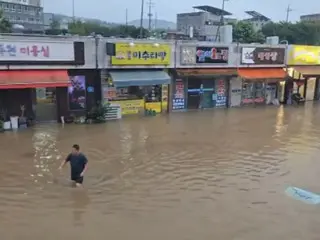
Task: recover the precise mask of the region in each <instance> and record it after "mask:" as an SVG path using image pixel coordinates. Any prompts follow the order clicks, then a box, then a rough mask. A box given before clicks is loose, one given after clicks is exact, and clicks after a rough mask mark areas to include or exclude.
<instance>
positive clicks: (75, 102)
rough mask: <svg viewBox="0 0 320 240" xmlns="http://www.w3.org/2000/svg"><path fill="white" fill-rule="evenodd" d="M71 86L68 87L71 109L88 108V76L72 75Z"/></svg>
mask: <svg viewBox="0 0 320 240" xmlns="http://www.w3.org/2000/svg"><path fill="white" fill-rule="evenodd" d="M70 80H71V86H69V87H68V100H69V109H70V110H71V111H80V110H85V109H86V78H85V76H71V77H70Z"/></svg>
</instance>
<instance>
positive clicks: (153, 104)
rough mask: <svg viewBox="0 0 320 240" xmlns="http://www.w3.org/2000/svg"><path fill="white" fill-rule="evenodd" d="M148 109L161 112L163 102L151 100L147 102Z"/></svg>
mask: <svg viewBox="0 0 320 240" xmlns="http://www.w3.org/2000/svg"><path fill="white" fill-rule="evenodd" d="M146 109H147V110H149V109H151V110H153V111H156V113H161V102H149V103H146Z"/></svg>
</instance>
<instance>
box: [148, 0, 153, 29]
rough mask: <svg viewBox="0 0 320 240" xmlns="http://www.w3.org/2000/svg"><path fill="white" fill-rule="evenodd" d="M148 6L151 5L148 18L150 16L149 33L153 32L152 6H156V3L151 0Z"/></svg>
mask: <svg viewBox="0 0 320 240" xmlns="http://www.w3.org/2000/svg"><path fill="white" fill-rule="evenodd" d="M147 4H148V7H149V12H148V18H149V25H148V30H149V33H150V32H151V29H152V26H151V24H152V7H153V6H154V3H153V2H152V0H149V1H148V3H147Z"/></svg>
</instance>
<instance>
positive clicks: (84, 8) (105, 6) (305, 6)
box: [43, 0, 320, 22]
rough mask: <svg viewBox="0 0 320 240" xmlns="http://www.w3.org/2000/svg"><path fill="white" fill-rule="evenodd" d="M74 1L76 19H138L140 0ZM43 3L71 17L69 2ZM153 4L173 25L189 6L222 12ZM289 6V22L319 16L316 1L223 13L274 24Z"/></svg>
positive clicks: (162, 1) (246, 0)
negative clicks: (249, 13) (257, 15)
mask: <svg viewBox="0 0 320 240" xmlns="http://www.w3.org/2000/svg"><path fill="white" fill-rule="evenodd" d="M74 1H75V13H76V14H75V15H76V16H81V17H92V18H98V19H101V20H105V21H108V22H125V11H126V10H125V9H126V8H128V13H129V14H128V15H129V21H130V20H135V19H139V18H140V6H141V0H74ZM147 1H148V0H145V2H147ZM43 2H44V3H43V4H44V9H45V12H55V13H62V14H66V15H70V16H71V15H72V0H54V1H53V0H43ZM153 2H154V8H153V11H154V12H157V15H158V19H165V20H169V21H174V22H175V21H176V14H177V13H182V12H192V11H193V9H192V6H195V5H211V6H214V7H218V8H221V5H222V0H200V1H199V0H153ZM288 4H291V8H292V9H293V11H292V12H291V13H290V18H289V19H290V20H291V21H296V20H298V19H299V16H300V15H303V14H310V13H316V12H315V11H318V12H319V13H320V7H319V6H320V1H319V0H304V1H303V0H302V1H301V0H228V1H227V2H226V4H225V5H226V6H225V9H226V10H227V11H229V12H231V13H233V16H234V17H237V18H247V17H248V16H246V14H245V13H244V11H247V10H255V11H257V12H260V13H262V14H264V15H265V16H267V17H269V18H271V19H272V20H273V21H281V20H285V18H286V8H287V7H288ZM145 10H147V5H146V7H145ZM145 18H147V14H145Z"/></svg>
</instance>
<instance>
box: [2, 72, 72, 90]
mask: <svg viewBox="0 0 320 240" xmlns="http://www.w3.org/2000/svg"><path fill="white" fill-rule="evenodd" d="M68 86H70V79H69V76H68V72H67V71H66V70H21V71H20V70H12V71H10V70H9V71H0V89H22V88H45V87H68Z"/></svg>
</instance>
